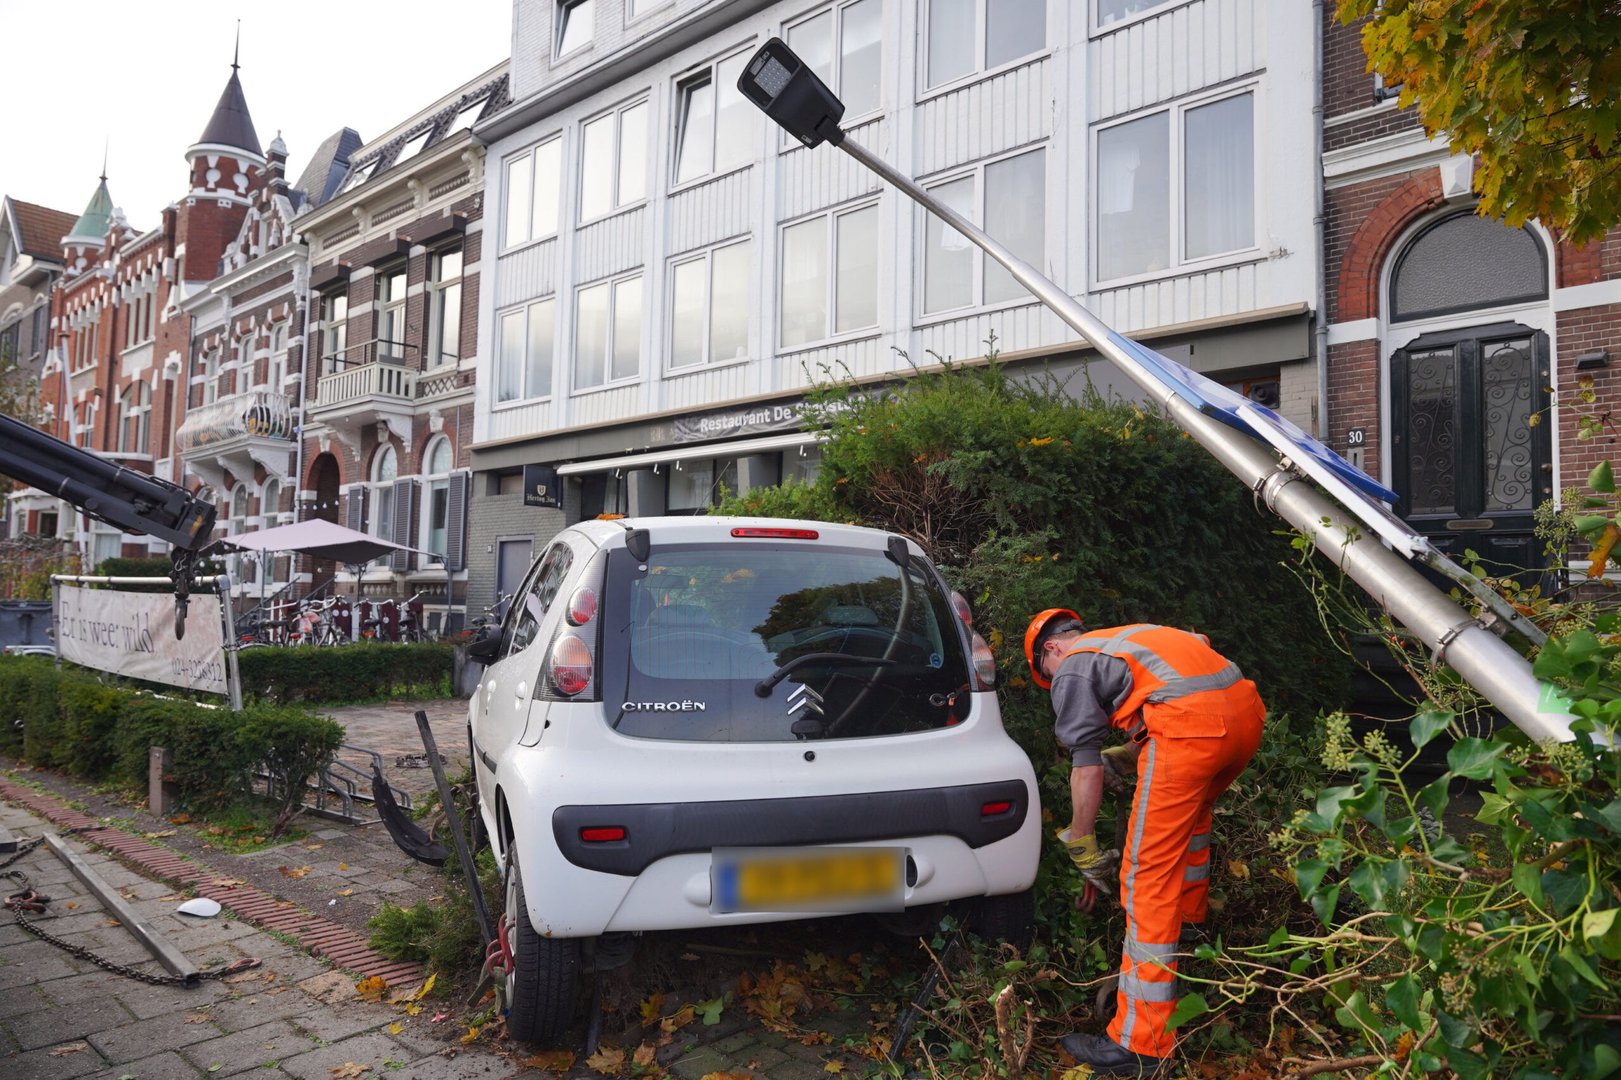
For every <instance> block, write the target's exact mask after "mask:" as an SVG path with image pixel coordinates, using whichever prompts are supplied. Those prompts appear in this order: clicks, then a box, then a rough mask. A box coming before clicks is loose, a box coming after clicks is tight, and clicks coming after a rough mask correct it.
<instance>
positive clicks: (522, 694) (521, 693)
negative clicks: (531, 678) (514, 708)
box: [512, 682, 529, 705]
mask: <svg viewBox="0 0 1621 1080" xmlns="http://www.w3.org/2000/svg"><path fill="white" fill-rule="evenodd" d="M528 696H529V684H528V683H526V682H520V683H519V684H518V685H517V686H514V687H513V688H512V699H513V700H514V701H516V702H517V703H518V704H520V705H522V704H523V699H524V698H526V697H528Z"/></svg>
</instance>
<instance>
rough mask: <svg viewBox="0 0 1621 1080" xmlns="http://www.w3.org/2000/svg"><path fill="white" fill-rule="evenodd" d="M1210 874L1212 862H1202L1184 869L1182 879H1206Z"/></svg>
mask: <svg viewBox="0 0 1621 1080" xmlns="http://www.w3.org/2000/svg"><path fill="white" fill-rule="evenodd" d="M1209 876H1210V864H1209V863H1201V864H1200V865H1198V866H1190V867H1188V868H1187V869H1186V870H1184V871H1182V880H1183V881H1204V880H1205V879H1206V878H1208V877H1209Z"/></svg>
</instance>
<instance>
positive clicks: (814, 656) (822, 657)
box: [754, 652, 895, 697]
mask: <svg viewBox="0 0 1621 1080" xmlns="http://www.w3.org/2000/svg"><path fill="white" fill-rule="evenodd" d="M893 663H895V661H893V660H887V659H885V658H883V657H881V656H853V655H851V654H850V653H841V652H813V653H806V654H805V655H804V656H796V657H794V658H793V659H792V660H790V661H788V662H787V663H786V664H784V665H782V666H781V667H780V668H778V669H777V670H776V671H773V672H772V673H771V674H769V675H767V676H766V677H765V678H763V679H761V680H760V681H759V682H757V683H755V684H754V693H755V695H756V696H757V697H770V696H771V691H772V689H773V688H774V687H775V686H776V685H777V684H778V683H780V682H782V680H784V679H786V678H787V677H788V676H789V675H790V674H791V673H792V672H793V671H795V670H796V669H798V668H802V667H805V666H806V665H807V664H851V665H864V666H866V667H888V666H890V665H891V664H893Z"/></svg>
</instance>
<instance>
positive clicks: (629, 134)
mask: <svg viewBox="0 0 1621 1080" xmlns="http://www.w3.org/2000/svg"><path fill="white" fill-rule="evenodd" d="M580 143H581V145H580V221H582V222H586V221H590V220H592V219H593V218H599V217H602V216H603V215H605V214H609V213H612V212H613V211H615V210H618V209H620V208H621V207H624V206H629V205H630V204H632V203H636V202H640V201H641V200H643V199H645V198H647V102H645V101H639V102H637V103H636V104H634V105H627V106H625V107H624V108H622V109H617V110H615V111H614V112H611V113H608V114H607V115H606V116H599V117H597V118H596V119H595V120H592V121H590V122H588V123H587V124H586V125H585V127H584V128H583V129H582V130H581V138H580Z"/></svg>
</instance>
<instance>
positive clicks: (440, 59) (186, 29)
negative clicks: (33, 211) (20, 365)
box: [0, 0, 512, 232]
mask: <svg viewBox="0 0 1621 1080" xmlns="http://www.w3.org/2000/svg"><path fill="white" fill-rule="evenodd" d="M238 18H240V19H241V20H242V53H241V61H240V62H241V65H242V70H241V79H242V90H243V93H244V94H245V95H246V97H247V102H248V112H249V114H250V115H251V116H252V117H253V125H254V127H255V129H257V131H258V133H259V140H260V142H261V144H262V146H261V149H263V148H264V147H268V146H269V144H270V141H271V139H273V138H275V136H276V132H277V131H278V130H279V131H280V132H281V137H282V141H283V142H285V143H286V144H287V153H288V163H287V173H288V178H289V179H291V180H295V181H296V180H297V179H298V177H299V174H300V173H302V172H303V170H304V166H305V165H307V164H308V163H309V160H310V155H311V154H312V153H314V151H315V148H316V147H317V146H319V145H320V143H321V141H322V140H323V139H325V138H326V136H327V135H329V134H331V133H332V132H334V131H336V130H338V129H339V128H341V127H345V126H348V127H352V128H354V129H355V130H356V131H358V132H360V135H361V137H362V138H364V139H367V140H370V139H374V138H376V137H378V136H379V135H381V134H383V133H384V132H385V131H387V130H388V129H389V128H391V127H393V126H394V125H395V124H398V123H399V122H401V121H402V120H405V119H406V118H407V117H409V116H410V115H411V114H412V113H414V112H416V111H418V110H420V109H423V108H426V107H427V106H429V105H431V104H433V103H434V102H435V101H437V100H438V99H439V98H441V97H443V96H444V95H446V94H448V93H449V92H450V91H452V90H454V89H456V88H457V87H458V86H460V85H462V84H463V83H465V82H467V81H469V80H471V79H473V78H475V77H476V76H478V75H479V74H480V73H482V72H484V71H486V70H488V69H489V68H491V67H493V66H494V65H496V64H497V63H500V62H501V61H502V60H504V59H506V57H507V56H508V54H509V52H510V50H511V28H512V3H511V0H452V2H445V0H319V2H317V0H280V2H279V3H277V4H274V5H267V4H263V3H260V4H246V3H237V4H198V3H180V2H178V0H0V41H3V42H4V49H5V58H4V60H0V71H3V72H4V73H5V76H6V85H7V86H8V87H9V88H10V90H11V97H10V100H9V102H8V103H7V106H6V108H5V109H4V111H3V113H0V115H3V116H4V121H3V128H0V130H3V132H4V135H3V142H0V195H10V196H12V197H14V198H18V199H22V200H24V201H26V202H32V203H42V204H44V205H46V206H49V207H52V208H53V209H56V210H64V211H67V212H68V213H72V214H75V215H76V214H78V213H79V212H80V211H82V210H83V209H84V207H85V204H86V203H88V202H89V201H90V196H91V195H93V194H94V193H95V190H96V182H97V181H96V178H97V177H98V176H100V175H101V161H102V150H103V146H104V145H105V147H106V152H107V189H108V191H109V192H111V194H112V197H113V204H114V205H115V206H118V207H120V208H122V209H123V211H124V214H125V216H126V217H127V218H128V219H129V222H130V224H131V225H133V226H134V227H135V228H136V229H139V230H141V231H143V232H144V231H145V230H147V229H151V228H153V227H155V226H156V225H157V224H158V221H159V215H160V214H161V213H162V211H163V208H164V207H165V206H167V205H168V204H169V203H171V202H174V201H176V200H178V199H179V198H180V197H181V196H183V195H184V194H185V191H186V187H187V173H186V161H185V154H186V148H187V147H189V146H190V145H192V143H194V142H196V141H197V138H198V136H200V135H201V134H202V133H203V129H204V128H205V127H206V126H207V125H208V118H209V116H210V115H212V113H213V111H214V105H215V104H216V103H217V102H218V101H219V96H220V92H221V91H222V90H224V89H225V84H226V82H227V81H228V80H229V79H230V76H231V50H232V43H233V40H234V38H235V35H236V20H237V19H238ZM120 70H123V71H125V72H128V74H127V75H125V76H123V77H120V76H119V75H118V74H117V73H118V72H119V71H120Z"/></svg>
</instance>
